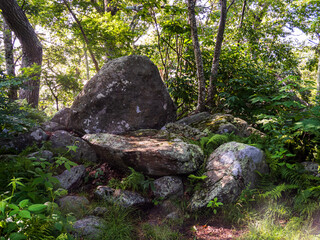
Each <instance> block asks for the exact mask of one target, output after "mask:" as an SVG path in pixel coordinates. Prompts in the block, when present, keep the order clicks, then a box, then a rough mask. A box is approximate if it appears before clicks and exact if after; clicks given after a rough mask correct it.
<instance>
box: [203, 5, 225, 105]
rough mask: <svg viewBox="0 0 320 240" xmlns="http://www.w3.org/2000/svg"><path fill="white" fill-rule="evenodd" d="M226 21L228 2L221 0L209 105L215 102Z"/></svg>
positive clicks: (210, 81) (209, 90)
mask: <svg viewBox="0 0 320 240" xmlns="http://www.w3.org/2000/svg"><path fill="white" fill-rule="evenodd" d="M226 20H227V0H221V15H220V23H219V28H218V33H217V38H216V45H215V48H214V56H213V61H212V67H211V75H210V80H209V89H208V99H207V103H209V104H210V102H211V101H212V100H213V98H214V95H215V94H216V87H215V84H216V81H217V75H218V69H219V61H220V54H221V48H222V42H223V36H224V29H225V27H226Z"/></svg>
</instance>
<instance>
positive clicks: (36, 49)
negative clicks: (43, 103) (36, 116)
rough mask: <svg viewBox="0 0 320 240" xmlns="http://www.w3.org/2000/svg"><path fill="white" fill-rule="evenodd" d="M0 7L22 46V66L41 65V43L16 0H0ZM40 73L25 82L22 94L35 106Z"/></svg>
mask: <svg viewBox="0 0 320 240" xmlns="http://www.w3.org/2000/svg"><path fill="white" fill-rule="evenodd" d="M0 9H1V10H2V15H3V17H4V19H5V20H6V22H7V24H8V26H9V27H10V29H11V30H12V31H13V32H14V33H15V35H16V36H17V38H18V39H19V41H20V44H21V46H22V53H23V56H22V67H24V68H25V67H31V66H33V65H38V66H40V67H41V64H42V45H41V43H40V41H39V39H38V37H37V35H36V33H35V31H34V29H33V28H32V26H31V24H30V22H29V21H28V18H27V17H26V15H25V13H24V12H23V11H22V10H21V8H20V7H19V5H18V3H17V2H16V0H1V1H0ZM40 74H41V70H38V71H36V72H35V73H34V74H33V75H32V76H31V79H30V80H29V81H27V82H26V85H27V89H26V90H25V94H24V96H22V97H25V98H26V99H27V102H28V103H29V104H30V105H31V106H32V107H37V106H38V103H39V89H40ZM20 97H21V96H20Z"/></svg>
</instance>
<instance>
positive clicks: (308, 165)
mask: <svg viewBox="0 0 320 240" xmlns="http://www.w3.org/2000/svg"><path fill="white" fill-rule="evenodd" d="M301 164H302V165H303V167H304V169H305V170H306V171H307V172H309V173H311V174H312V175H313V176H316V177H320V173H319V164H318V163H315V162H302V163H301Z"/></svg>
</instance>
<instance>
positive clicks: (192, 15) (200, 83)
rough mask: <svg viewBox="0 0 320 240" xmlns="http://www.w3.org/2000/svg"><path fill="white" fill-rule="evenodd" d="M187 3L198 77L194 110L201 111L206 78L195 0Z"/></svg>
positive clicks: (204, 96)
mask: <svg viewBox="0 0 320 240" xmlns="http://www.w3.org/2000/svg"><path fill="white" fill-rule="evenodd" d="M187 5H188V17H189V23H190V28H191V37H192V43H193V51H194V55H195V60H196V67H197V79H198V104H197V108H196V112H202V111H204V110H205V100H206V80H205V77H204V70H203V61H202V56H201V50H200V44H199V38H198V28H197V22H196V14H195V5H196V0H187Z"/></svg>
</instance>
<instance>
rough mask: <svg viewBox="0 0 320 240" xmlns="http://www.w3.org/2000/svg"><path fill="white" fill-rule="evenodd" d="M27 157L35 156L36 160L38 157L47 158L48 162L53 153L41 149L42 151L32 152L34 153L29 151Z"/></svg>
mask: <svg viewBox="0 0 320 240" xmlns="http://www.w3.org/2000/svg"><path fill="white" fill-rule="evenodd" d="M28 157H29V158H36V159H37V160H38V161H39V160H40V158H42V159H45V160H47V161H48V162H50V161H51V159H52V157H53V153H52V152H50V151H48V150H43V151H38V152H34V153H30V154H29V155H28Z"/></svg>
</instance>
